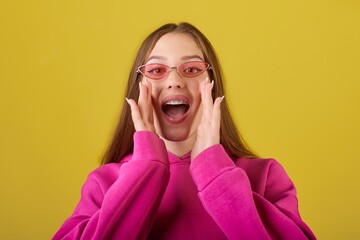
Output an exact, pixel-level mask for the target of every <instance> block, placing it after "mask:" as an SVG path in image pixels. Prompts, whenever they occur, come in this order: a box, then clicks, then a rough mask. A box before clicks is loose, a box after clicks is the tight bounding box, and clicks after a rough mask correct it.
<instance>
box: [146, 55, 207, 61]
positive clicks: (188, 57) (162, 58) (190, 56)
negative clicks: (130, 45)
mask: <svg viewBox="0 0 360 240" xmlns="http://www.w3.org/2000/svg"><path fill="white" fill-rule="evenodd" d="M193 58H198V59H200V60H201V61H204V59H203V58H202V57H200V56H199V55H189V56H184V57H182V58H181V60H189V59H193ZM152 59H157V60H166V57H164V56H157V55H154V56H151V57H149V58H148V59H147V60H146V62H148V61H150V60H152Z"/></svg>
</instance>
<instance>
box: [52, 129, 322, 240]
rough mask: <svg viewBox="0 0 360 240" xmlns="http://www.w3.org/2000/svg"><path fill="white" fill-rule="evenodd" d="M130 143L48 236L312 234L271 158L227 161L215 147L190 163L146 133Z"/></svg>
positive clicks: (91, 180) (97, 174) (89, 182)
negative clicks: (126, 153) (124, 154)
mask: <svg viewBox="0 0 360 240" xmlns="http://www.w3.org/2000/svg"><path fill="white" fill-rule="evenodd" d="M134 146H135V147H134V153H133V154H132V155H129V156H127V157H125V158H124V159H122V161H120V163H110V164H106V165H104V166H101V167H99V168H97V169H96V170H95V171H93V172H92V173H90V174H89V176H88V179H87V181H86V182H85V184H84V186H83V188H82V194H81V199H80V202H79V203H78V205H77V207H76V209H75V211H74V212H73V214H72V215H71V216H70V218H68V219H67V220H66V221H65V223H64V224H63V225H62V226H61V228H60V229H59V231H58V232H57V233H56V235H55V236H54V237H53V239H174V240H176V239H256V240H261V239H316V238H315V236H314V235H313V233H312V232H311V230H310V229H309V228H308V227H307V226H306V224H305V223H304V222H303V221H302V220H301V218H300V216H299V212H298V202H297V198H296V190H295V187H294V185H293V183H292V182H291V180H290V178H289V177H288V176H287V174H286V172H285V171H284V169H283V168H282V167H281V165H280V164H279V163H278V162H276V161H275V160H272V159H268V160H264V159H246V158H239V159H231V158H230V157H229V156H228V155H227V153H226V152H225V150H224V148H223V147H222V145H220V144H218V145H214V146H212V147H210V148H208V149H206V150H204V151H203V152H201V153H200V154H199V155H198V156H197V157H196V158H195V159H193V160H192V161H190V153H188V154H186V155H185V156H183V157H182V158H178V157H176V156H175V155H173V154H172V153H170V152H167V151H166V148H165V145H164V142H163V141H162V140H161V139H160V138H158V137H157V136H156V135H154V134H152V133H150V132H147V131H140V132H136V133H135V134H134Z"/></svg>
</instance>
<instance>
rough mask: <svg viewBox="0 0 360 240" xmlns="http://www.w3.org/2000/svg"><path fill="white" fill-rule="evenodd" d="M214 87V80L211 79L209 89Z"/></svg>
mask: <svg viewBox="0 0 360 240" xmlns="http://www.w3.org/2000/svg"><path fill="white" fill-rule="evenodd" d="M213 87H214V80H212V81H211V89H213Z"/></svg>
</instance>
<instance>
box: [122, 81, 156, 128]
mask: <svg viewBox="0 0 360 240" xmlns="http://www.w3.org/2000/svg"><path fill="white" fill-rule="evenodd" d="M139 89H140V95H139V100H138V103H136V102H135V100H134V99H127V98H126V101H127V102H128V103H129V105H130V109H131V117H132V120H133V123H134V127H135V130H136V131H150V132H153V133H155V134H156V131H155V127H154V117H153V105H152V101H151V83H150V81H148V80H147V79H146V78H144V80H143V81H141V82H140V83H139Z"/></svg>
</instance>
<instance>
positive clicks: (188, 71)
mask: <svg viewBox="0 0 360 240" xmlns="http://www.w3.org/2000/svg"><path fill="white" fill-rule="evenodd" d="M200 71H201V69H199V68H196V67H188V68H185V69H184V72H185V73H186V74H197V73H198V72H200Z"/></svg>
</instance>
